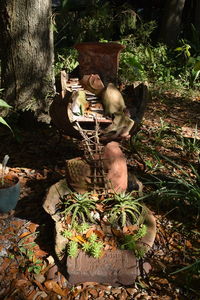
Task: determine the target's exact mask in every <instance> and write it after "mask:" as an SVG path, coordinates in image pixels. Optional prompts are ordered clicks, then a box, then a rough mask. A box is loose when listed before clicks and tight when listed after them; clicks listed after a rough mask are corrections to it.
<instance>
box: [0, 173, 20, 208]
mask: <svg viewBox="0 0 200 300" xmlns="http://www.w3.org/2000/svg"><path fill="white" fill-rule="evenodd" d="M19 195H20V184H19V178H18V177H17V176H16V175H6V176H5V177H4V185H3V186H2V185H1V178H0V212H1V213H6V212H8V211H10V210H12V209H15V207H16V205H17V201H18V199H19Z"/></svg>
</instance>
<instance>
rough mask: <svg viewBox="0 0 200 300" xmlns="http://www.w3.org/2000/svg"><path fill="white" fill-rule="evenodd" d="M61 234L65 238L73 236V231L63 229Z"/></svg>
mask: <svg viewBox="0 0 200 300" xmlns="http://www.w3.org/2000/svg"><path fill="white" fill-rule="evenodd" d="M61 234H62V236H64V237H65V238H67V239H68V238H71V237H72V236H73V232H72V231H71V230H67V229H65V230H64V231H62V232H61Z"/></svg>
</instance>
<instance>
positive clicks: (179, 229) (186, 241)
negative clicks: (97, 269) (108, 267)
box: [0, 93, 200, 300]
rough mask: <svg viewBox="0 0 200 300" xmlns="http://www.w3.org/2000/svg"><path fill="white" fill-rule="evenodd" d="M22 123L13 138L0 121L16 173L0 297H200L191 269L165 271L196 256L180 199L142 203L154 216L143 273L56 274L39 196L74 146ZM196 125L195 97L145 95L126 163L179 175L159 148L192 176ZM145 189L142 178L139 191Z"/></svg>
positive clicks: (1, 247) (1, 255)
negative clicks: (116, 278) (119, 283)
mask: <svg viewBox="0 0 200 300" xmlns="http://www.w3.org/2000/svg"><path fill="white" fill-rule="evenodd" d="M23 122H25V121H23ZM23 122H22V121H21V122H20V123H21V124H20V123H19V122H18V123H17V125H15V124H14V123H13V124H11V126H12V127H13V126H14V127H13V128H14V129H15V137H13V136H12V134H11V133H10V132H9V130H8V129H7V128H4V127H3V126H2V127H0V154H1V155H0V156H1V158H2V159H3V157H4V155H6V154H8V155H9V156H10V159H9V162H8V167H9V168H10V169H11V170H12V171H13V172H15V173H17V175H18V176H19V178H20V185H21V194H20V201H19V202H18V204H17V207H16V210H15V211H13V212H11V213H10V214H1V215H0V224H1V229H0V299H6V300H18V299H20V300H21V299H27V300H36V299H37V300H39V299H51V300H53V299H80V300H86V299H98V300H102V299H121V300H123V299H190V300H191V299H200V292H199V288H198V287H199V284H200V277H199V274H197V273H195V272H193V273H191V272H184V271H183V272H178V273H175V274H172V273H173V272H175V271H177V270H178V269H180V268H181V267H184V266H188V265H189V264H191V263H194V262H195V261H196V260H197V259H199V254H200V236H199V234H200V232H199V219H198V213H197V211H196V212H195V211H194V210H193V209H192V208H191V207H190V205H187V203H183V205H182V208H181V207H180V206H179V204H177V203H176V202H175V203H174V204H173V203H171V202H170V203H165V201H164V200H162V202H160V203H159V202H158V201H156V200H155V201H154V199H150V200H149V202H148V201H147V202H146V204H147V206H148V205H149V207H150V208H151V210H152V211H153V213H154V215H155V217H156V220H157V235H156V240H155V243H154V247H153V249H152V250H151V251H150V252H149V253H148V255H147V258H146V259H147V260H148V261H149V263H150V264H151V267H152V269H151V271H150V273H149V274H143V276H141V277H139V278H138V279H137V281H136V282H135V283H134V284H133V286H129V287H111V286H107V285H101V284H97V283H89V282H86V283H84V284H80V285H78V286H73V287H72V286H70V285H69V284H68V282H67V280H66V278H65V276H64V275H63V274H65V272H64V266H59V267H58V270H57V268H56V267H55V264H56V258H55V254H54V224H53V222H52V220H51V218H50V217H49V216H48V215H47V214H46V213H45V211H44V210H43V208H42V203H43V200H44V196H45V194H46V192H47V189H48V188H49V187H50V186H51V185H52V184H54V183H55V182H57V181H58V180H59V179H61V178H62V177H63V176H64V173H65V160H66V159H70V158H73V157H76V156H79V154H80V153H79V151H78V150H77V147H76V145H75V144H74V143H72V142H71V140H69V139H66V138H62V139H61V141H60V142H59V136H58V134H57V132H56V130H55V129H54V128H52V127H51V126H49V125H46V124H35V123H34V122H30V123H27V121H26V123H25V124H24V123H23ZM199 127H200V100H199V99H193V100H191V99H190V100H189V99H188V100H186V99H182V98H180V97H178V96H177V95H172V94H167V93H166V94H165V95H164V96H163V97H162V98H159V99H158V98H153V100H152V101H151V103H149V104H148V107H147V109H146V112H145V117H144V121H143V124H142V125H141V131H140V133H139V137H140V139H139V142H138V140H137V139H136V142H135V148H136V149H137V151H138V152H139V153H140V156H141V157H138V155H137V154H136V153H132V152H129V154H128V163H130V164H131V165H132V166H133V167H134V168H135V173H136V175H137V176H138V177H139V178H140V180H141V181H142V182H143V179H144V182H143V183H145V180H146V178H149V176H151V175H158V176H160V175H164V176H168V175H174V174H175V175H177V176H178V175H180V176H182V175H181V174H182V173H181V172H182V171H181V170H180V168H176V166H175V165H172V164H170V163H169V161H165V160H164V158H163V157H164V156H162V155H165V156H167V157H168V158H170V159H173V160H174V161H175V162H176V164H178V165H179V166H180V167H181V169H182V170H183V171H185V172H187V174H190V175H191V178H194V179H195V174H194V173H193V172H192V169H191V164H192V165H193V166H194V167H195V169H196V170H198V169H199V161H198V159H199V157H198V156H199V150H198V149H199V144H198V143H199V140H200V131H199V129H198V128H199ZM176 134H179V137H178V138H175V137H176ZM181 137H182V139H181ZM177 141H179V142H180V143H178V142H177ZM192 147H193V148H192ZM159 155H161V156H159ZM141 158H142V159H143V161H144V162H145V164H146V169H145V170H144V168H143V165H142V160H141ZM149 189H151V187H149V186H148V185H147V186H145V189H144V190H145V191H149ZM199 202H200V199H199ZM187 208H188V209H187Z"/></svg>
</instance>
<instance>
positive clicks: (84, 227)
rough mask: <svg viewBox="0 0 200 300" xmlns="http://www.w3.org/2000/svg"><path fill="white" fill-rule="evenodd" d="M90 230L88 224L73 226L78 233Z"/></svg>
mask: <svg viewBox="0 0 200 300" xmlns="http://www.w3.org/2000/svg"><path fill="white" fill-rule="evenodd" d="M89 228H90V226H89V224H88V223H81V224H80V225H77V226H75V229H76V231H77V232H78V233H84V232H85V231H87V230H88V229H89Z"/></svg>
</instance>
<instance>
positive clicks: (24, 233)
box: [19, 231, 31, 239]
mask: <svg viewBox="0 0 200 300" xmlns="http://www.w3.org/2000/svg"><path fill="white" fill-rule="evenodd" d="M29 234H31V232H30V231H25V232H23V233H22V234H21V235H20V236H19V238H20V239H22V238H24V237H25V236H28V235H29Z"/></svg>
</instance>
